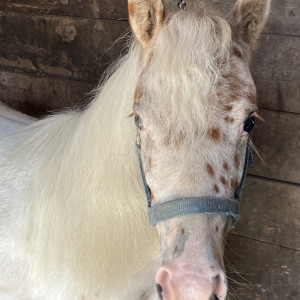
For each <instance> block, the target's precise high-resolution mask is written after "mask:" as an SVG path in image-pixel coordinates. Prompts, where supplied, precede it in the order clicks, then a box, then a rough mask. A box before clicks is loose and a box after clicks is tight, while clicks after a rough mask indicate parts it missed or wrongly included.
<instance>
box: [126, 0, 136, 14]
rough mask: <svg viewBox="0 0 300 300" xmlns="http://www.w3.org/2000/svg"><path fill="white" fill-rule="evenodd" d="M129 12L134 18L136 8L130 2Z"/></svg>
mask: <svg viewBox="0 0 300 300" xmlns="http://www.w3.org/2000/svg"><path fill="white" fill-rule="evenodd" d="M128 12H129V15H130V16H131V17H134V14H135V8H134V4H133V3H132V2H130V1H129V2H128Z"/></svg>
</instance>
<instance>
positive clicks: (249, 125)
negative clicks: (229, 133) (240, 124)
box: [244, 114, 255, 132]
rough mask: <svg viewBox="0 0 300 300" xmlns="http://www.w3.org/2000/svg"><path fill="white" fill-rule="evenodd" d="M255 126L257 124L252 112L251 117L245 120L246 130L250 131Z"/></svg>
mask: <svg viewBox="0 0 300 300" xmlns="http://www.w3.org/2000/svg"><path fill="white" fill-rule="evenodd" d="M254 126H255V118H254V117H251V114H250V115H249V117H248V118H247V119H246V121H245V122H244V131H246V132H250V131H251V130H252V129H253V127H254Z"/></svg>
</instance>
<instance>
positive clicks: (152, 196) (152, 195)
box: [151, 192, 154, 200]
mask: <svg viewBox="0 0 300 300" xmlns="http://www.w3.org/2000/svg"><path fill="white" fill-rule="evenodd" d="M153 199H154V194H153V192H151V200H153Z"/></svg>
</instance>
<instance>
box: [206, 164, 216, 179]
mask: <svg viewBox="0 0 300 300" xmlns="http://www.w3.org/2000/svg"><path fill="white" fill-rule="evenodd" d="M206 170H207V173H208V174H209V176H210V177H214V176H215V171H214V169H213V167H212V166H211V165H210V164H206Z"/></svg>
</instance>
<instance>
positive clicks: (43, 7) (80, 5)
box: [0, 0, 128, 19]
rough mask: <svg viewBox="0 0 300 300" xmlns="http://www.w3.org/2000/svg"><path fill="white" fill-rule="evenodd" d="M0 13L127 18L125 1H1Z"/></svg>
mask: <svg viewBox="0 0 300 300" xmlns="http://www.w3.org/2000/svg"><path fill="white" fill-rule="evenodd" d="M2 1H4V2H3V3H2V4H1V5H0V10H2V11H15V12H26V13H35V14H37V13H40V14H50V15H54V14H55V15H63V16H70V17H75V16H78V17H89V18H103V19H122V18H126V19H127V18H128V14H127V1H126V0H122V1H120V0H118V1H117V0H116V1H109V0H93V1H86V0H84V1H82V0H39V1H36V0H2Z"/></svg>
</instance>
